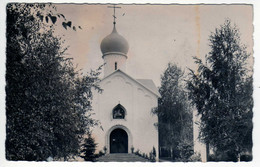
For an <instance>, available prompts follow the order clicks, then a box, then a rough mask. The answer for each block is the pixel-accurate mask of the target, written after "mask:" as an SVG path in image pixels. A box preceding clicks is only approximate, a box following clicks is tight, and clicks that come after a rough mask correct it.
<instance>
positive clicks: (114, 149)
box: [110, 128, 128, 153]
mask: <svg viewBox="0 0 260 167" xmlns="http://www.w3.org/2000/svg"><path fill="white" fill-rule="evenodd" d="M110 153H128V135H127V133H126V131H124V130H123V129H120V128H118V129H115V130H113V131H112V132H111V133H110Z"/></svg>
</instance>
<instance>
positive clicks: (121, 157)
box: [97, 153, 149, 162]
mask: <svg viewBox="0 0 260 167" xmlns="http://www.w3.org/2000/svg"><path fill="white" fill-rule="evenodd" d="M97 161H98V162H149V160H148V159H145V158H143V157H140V156H138V155H135V154H128V153H114V154H107V155H104V156H102V157H100V158H98V159H97Z"/></svg>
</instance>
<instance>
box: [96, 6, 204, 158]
mask: <svg viewBox="0 0 260 167" xmlns="http://www.w3.org/2000/svg"><path fill="white" fill-rule="evenodd" d="M114 12H115V7H114ZM100 48H101V52H102V58H103V60H104V64H105V65H104V77H103V79H102V80H101V82H100V87H101V88H102V89H103V92H102V93H101V94H100V93H98V92H94V95H93V103H92V106H93V111H94V113H95V114H94V115H93V118H94V119H96V120H99V121H100V123H101V126H102V128H100V127H95V128H94V129H93V131H92V136H93V138H94V139H95V142H96V143H97V144H98V145H97V149H96V150H97V152H98V151H101V150H103V149H104V148H106V150H107V152H106V154H114V153H132V149H133V148H134V151H136V150H139V151H140V152H141V153H145V154H147V155H149V153H150V152H151V151H152V149H153V147H154V148H155V150H156V161H158V160H159V148H158V147H159V146H158V145H159V141H158V139H159V136H158V129H156V127H155V126H154V124H155V123H157V122H158V117H157V115H154V114H152V109H153V108H154V107H157V105H158V98H159V97H160V93H159V92H158V89H157V87H156V86H155V84H154V82H153V81H152V80H151V79H135V78H133V77H132V76H130V75H128V74H127V73H126V63H127V53H128V50H129V44H128V42H127V40H126V39H125V38H124V37H123V36H121V35H120V34H119V33H118V32H117V30H116V22H115V16H114V22H113V30H112V32H111V34H109V35H108V36H106V37H105V38H104V39H103V40H102V42H101V45H100ZM100 58H101V56H100ZM193 117H194V118H195V119H197V120H198V118H196V114H194V115H193ZM196 126H197V125H195V124H194V131H196V130H198V127H196ZM194 134H195V135H194V150H195V151H197V152H200V153H202V157H201V158H202V161H206V157H205V154H203V152H205V147H204V146H203V145H201V143H200V142H199V141H198V139H197V138H198V133H197V131H196V132H195V133H194ZM201 148H202V149H201ZM201 150H202V151H201Z"/></svg>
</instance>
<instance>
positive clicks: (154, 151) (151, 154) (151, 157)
mask: <svg viewBox="0 0 260 167" xmlns="http://www.w3.org/2000/svg"><path fill="white" fill-rule="evenodd" d="M144 157H145V156H144ZM149 159H150V160H151V161H152V162H155V161H156V150H155V148H154V147H153V149H152V151H151V152H150V153H149Z"/></svg>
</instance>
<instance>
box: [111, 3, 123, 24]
mask: <svg viewBox="0 0 260 167" xmlns="http://www.w3.org/2000/svg"><path fill="white" fill-rule="evenodd" d="M108 8H114V14H113V18H114V22H113V24H114V26H115V25H116V8H118V9H119V8H121V7H119V6H116V5H115V4H114V5H113V6H108Z"/></svg>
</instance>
